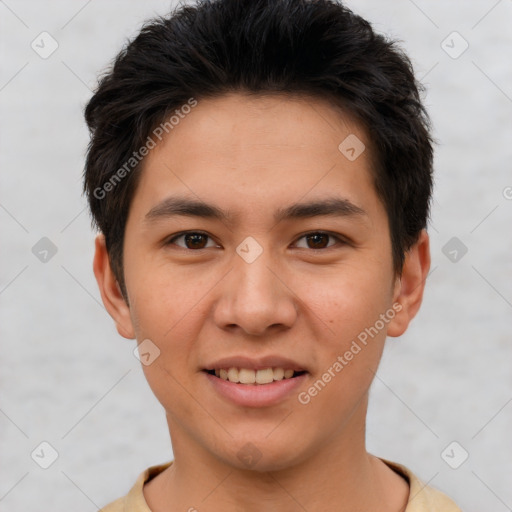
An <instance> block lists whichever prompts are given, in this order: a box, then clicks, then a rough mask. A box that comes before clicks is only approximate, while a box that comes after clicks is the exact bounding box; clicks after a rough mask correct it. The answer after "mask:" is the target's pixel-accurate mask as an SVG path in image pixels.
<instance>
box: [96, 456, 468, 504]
mask: <svg viewBox="0 0 512 512" xmlns="http://www.w3.org/2000/svg"><path fill="white" fill-rule="evenodd" d="M381 460H382V461H383V462H385V463H386V464H387V465H388V466H389V467H390V468H391V469H394V470H395V471H396V472H397V473H399V474H401V475H402V476H403V477H404V478H405V479H406V480H408V481H409V488H410V491H409V501H408V504H407V507H406V509H405V510H404V512H461V510H460V508H459V507H458V506H457V505H456V504H455V503H454V502H453V501H452V500H451V499H450V498H448V496H446V495H445V494H443V493H441V492H440V491H437V490H436V489H434V488H432V487H429V486H426V485H425V484H423V483H422V482H421V480H419V479H418V478H417V477H416V476H414V474H413V473H411V471H409V470H408V469H407V468H406V467H405V466H402V465H401V464H397V463H396V462H390V461H388V460H384V459H381ZM171 464H172V461H171V462H167V463H166V464H161V465H159V466H151V467H150V468H148V469H146V470H145V471H144V472H143V473H141V474H140V475H139V477H138V478H137V481H136V482H135V485H134V486H133V487H132V488H131V490H130V492H129V493H128V494H127V495H126V496H124V497H122V498H119V499H118V500H116V501H114V502H113V503H111V504H110V505H107V506H106V507H105V508H102V509H101V510H100V512H151V509H150V508H149V507H148V504H147V503H146V500H145V499H144V493H143V492H142V488H143V487H144V484H145V483H146V482H148V481H149V480H151V478H153V477H155V476H156V475H158V474H159V473H161V472H162V471H163V470H164V469H166V468H168V467H169V466H170V465H171Z"/></svg>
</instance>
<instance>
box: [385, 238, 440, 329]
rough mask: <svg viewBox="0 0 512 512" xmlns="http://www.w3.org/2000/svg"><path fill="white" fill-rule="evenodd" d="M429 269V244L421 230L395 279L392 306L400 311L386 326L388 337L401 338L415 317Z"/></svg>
mask: <svg viewBox="0 0 512 512" xmlns="http://www.w3.org/2000/svg"><path fill="white" fill-rule="evenodd" d="M429 269H430V243H429V237H428V234H427V232H426V230H422V232H421V233H420V236H419V237H418V240H417V241H416V243H415V244H414V245H413V246H412V247H411V248H410V249H409V250H408V251H407V253H406V255H405V261H404V266H403V269H402V274H401V276H400V277H397V281H396V283H395V293H394V297H393V304H400V306H401V309H400V311H399V312H398V313H397V315H396V316H395V317H394V318H393V320H392V321H391V322H390V323H389V325H388V336H393V337H395V336H401V335H402V334H403V333H404V332H405V331H406V330H407V327H408V326H409V323H410V321H411V320H412V319H413V318H414V317H415V316H416V313H417V312H418V310H419V308H420V306H421V301H422V299H423V291H424V289H425V281H426V279H427V275H428V272H429Z"/></svg>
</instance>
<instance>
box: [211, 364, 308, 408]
mask: <svg viewBox="0 0 512 512" xmlns="http://www.w3.org/2000/svg"><path fill="white" fill-rule="evenodd" d="M205 375H206V377H207V378H208V380H209V381H210V383H211V384H212V386H213V388H214V389H215V391H216V392H217V393H219V394H220V395H221V396H223V397H224V398H227V399H228V400H230V401H231V402H233V403H235V404H236V405H240V406H242V407H269V406H271V405H276V404H278V403H279V402H281V401H282V400H284V399H285V398H286V397H288V396H290V395H291V394H292V393H293V392H294V391H295V390H296V389H297V388H298V387H299V386H300V385H301V384H303V383H304V381H305V379H306V376H307V373H303V374H302V375H298V376H297V377H293V378H291V379H283V380H275V381H274V382H270V383H269V384H237V383H235V382H230V381H228V380H224V379H221V378H219V377H216V376H215V375H211V374H210V373H206V372H205Z"/></svg>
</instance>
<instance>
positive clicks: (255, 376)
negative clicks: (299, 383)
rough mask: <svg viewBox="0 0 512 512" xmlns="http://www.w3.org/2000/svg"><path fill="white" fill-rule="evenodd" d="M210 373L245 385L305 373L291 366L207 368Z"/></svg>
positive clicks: (262, 383) (267, 382)
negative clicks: (258, 368) (259, 368)
mask: <svg viewBox="0 0 512 512" xmlns="http://www.w3.org/2000/svg"><path fill="white" fill-rule="evenodd" d="M207 373H209V374H210V375H215V376H216V377H219V378H220V379H222V380H226V381H229V382H233V383H235V384H246V385H264V384H270V383H272V382H275V381H281V380H286V379H292V378H294V377H298V376H299V375H302V374H303V373H305V372H304V371H295V370H293V369H291V368H286V369H285V368H279V367H277V368H264V369H261V370H253V369H251V368H236V367H230V368H216V369H214V370H207Z"/></svg>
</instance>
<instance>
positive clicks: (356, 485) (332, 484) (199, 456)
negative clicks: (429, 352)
mask: <svg viewBox="0 0 512 512" xmlns="http://www.w3.org/2000/svg"><path fill="white" fill-rule="evenodd" d="M364 402H365V403H364V404H361V407H360V409H361V410H360V411H359V410H358V411H356V412H355V413H354V415H353V417H352V418H351V420H350V422H349V423H350V424H347V425H346V426H345V427H344V428H342V429H340V431H339V432H337V433H336V435H334V436H331V438H330V439H325V440H324V441H323V444H322V445H321V446H315V447H311V449H310V450H309V452H310V453H305V454H303V456H302V458H301V459H295V460H294V462H291V463H290V464H286V465H285V466H284V468H283V469H279V470H270V471H257V470H256V469H253V470H249V469H239V468H237V467H234V466H233V465H230V464H229V462H227V461H224V460H221V459H220V458H218V457H217V456H215V455H213V454H212V453H211V452H209V451H207V450H205V449H204V448H203V446H201V445H199V444H198V443H197V442H196V441H195V440H194V439H191V438H190V437H189V435H188V434H187V432H186V431H184V430H183V429H181V428H180V425H179V424H175V423H173V422H172V420H170V419H169V418H168V422H169V427H170V431H171V432H172V441H173V443H172V444H173V447H175V449H174V462H173V464H172V465H171V466H170V468H168V469H167V470H165V471H164V472H163V473H161V474H160V475H158V476H157V477H156V478H155V479H153V480H152V481H151V482H149V483H148V484H146V486H145V487H144V494H145V497H146V501H147V502H148V505H149V506H150V508H151V510H152V511H153V512H173V511H174V510H187V511H190V512H194V511H197V512H202V510H208V511H209V512H220V511H223V512H235V511H238V510H244V511H247V512H253V511H254V512H259V511H260V510H261V508H262V504H264V505H265V506H264V508H265V511H268V512H278V511H279V512H296V511H297V510H324V511H326V512H327V511H328V512H331V511H332V512H334V511H336V512H354V510H361V511H362V510H380V511H381V512H388V511H389V512H398V511H400V510H403V509H404V508H405V504H406V502H407V499H408V495H409V488H408V485H407V483H406V482H405V480H403V479H402V478H401V477H400V476H399V475H397V474H396V473H395V472H394V471H393V470H391V469H390V468H389V467H388V466H387V465H385V464H384V463H383V462H382V461H380V460H379V459H377V458H376V457H374V456H372V455H370V454H368V453H367V451H366V447H365V442H364V440H365V428H364V427H365V424H364V423H365V416H366V405H367V404H366V399H365V400H364Z"/></svg>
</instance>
